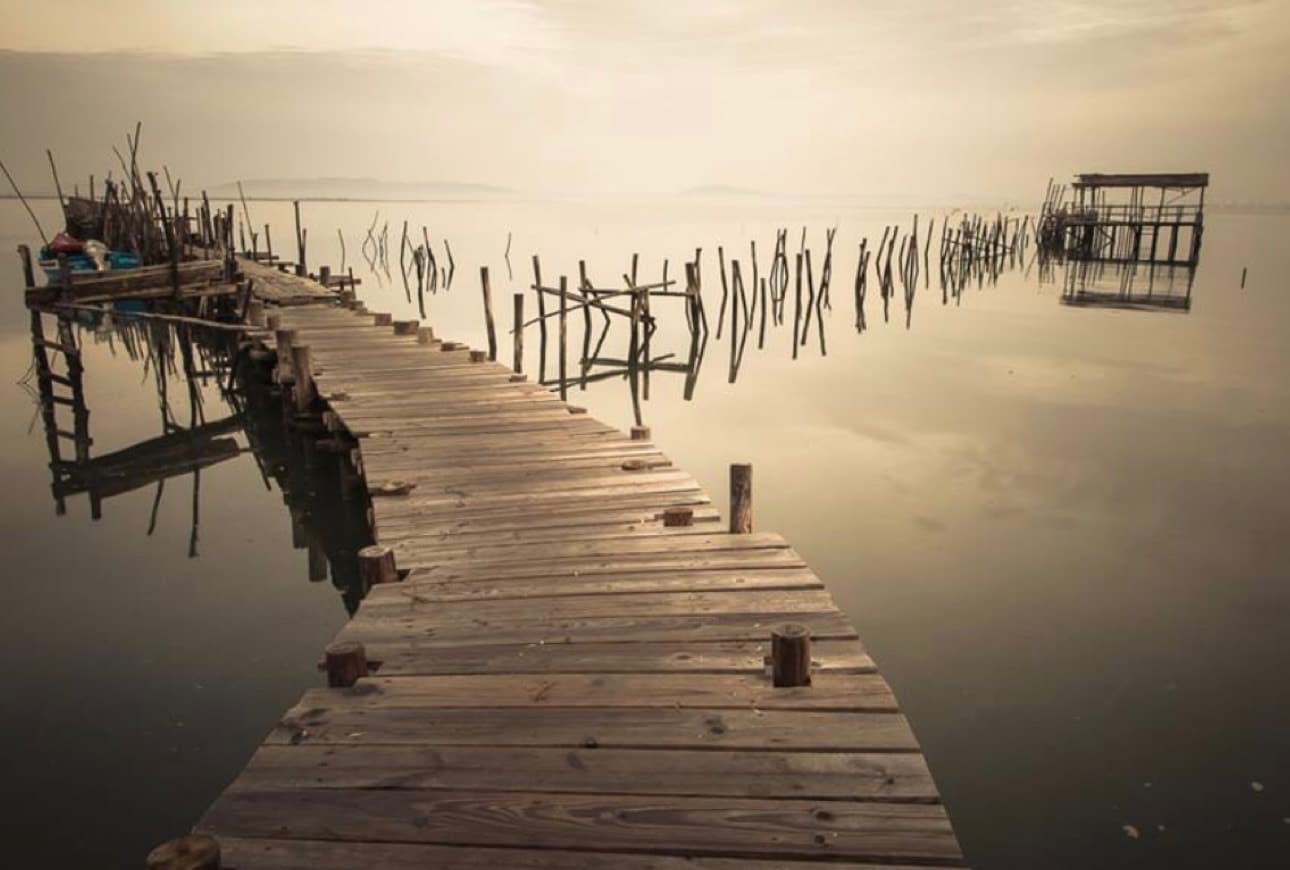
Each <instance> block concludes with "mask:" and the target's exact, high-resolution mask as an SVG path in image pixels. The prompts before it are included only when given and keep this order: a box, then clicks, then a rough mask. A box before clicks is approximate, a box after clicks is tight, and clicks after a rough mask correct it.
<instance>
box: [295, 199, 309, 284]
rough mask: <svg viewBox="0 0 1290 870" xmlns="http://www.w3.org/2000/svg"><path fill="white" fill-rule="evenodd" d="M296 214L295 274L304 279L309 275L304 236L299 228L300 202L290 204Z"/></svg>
mask: <svg viewBox="0 0 1290 870" xmlns="http://www.w3.org/2000/svg"><path fill="white" fill-rule="evenodd" d="M291 205H292V206H293V207H294V208H295V212H296V274H297V275H299V276H300V277H302V278H303V277H304V276H306V275H308V274H309V270H308V268H306V266H305V234H304V231H303V230H302V229H301V228H300V200H295V201H294V202H292V203H291Z"/></svg>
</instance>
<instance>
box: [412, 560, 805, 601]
mask: <svg viewBox="0 0 1290 870" xmlns="http://www.w3.org/2000/svg"><path fill="white" fill-rule="evenodd" d="M398 561H399V564H400V565H403V566H404V567H407V566H412V568H413V571H412V574H411V575H410V576H409V577H408V578H407V582H409V583H414V584H415V587H414V588H415V589H416V593H417V595H418V596H419V597H420V598H421V599H423V600H428V601H479V600H485V599H500V598H550V597H553V596H562V595H610V594H623V593H641V592H705V591H719V590H736V589H776V590H786V589H821V588H823V586H824V584H823V583H821V582H820V579H819V578H818V577H816V576H815V575H814V574H813V573H811V572H810V571H809V570H807V569H806V568H804V567H803V568H799V569H791V568H790V569H779V568H772V569H765V568H755V569H743V570H739V571H729V570H725V571H722V570H718V571H683V572H679V573H677V574H669V573H666V572H660V573H653V574H649V573H645V574H611V575H608V576H596V575H591V576H589V577H582V576H578V577H571V578H563V579H553V578H551V577H537V578H520V579H502V580H498V579H492V580H469V581H467V582H460V581H427V580H422V579H420V575H419V574H418V572H419V571H420V570H421V569H420V568H418V567H417V566H418V565H420V564H423V563H422V561H421V560H419V559H417V558H416V557H415V556H413V557H408V558H406V559H405V558H403V557H402V556H399V557H398ZM405 585H406V583H405Z"/></svg>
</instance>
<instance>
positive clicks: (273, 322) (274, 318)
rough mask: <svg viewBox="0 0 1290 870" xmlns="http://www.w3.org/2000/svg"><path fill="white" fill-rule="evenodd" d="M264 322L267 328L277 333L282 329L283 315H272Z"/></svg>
mask: <svg viewBox="0 0 1290 870" xmlns="http://www.w3.org/2000/svg"><path fill="white" fill-rule="evenodd" d="M264 322H265V326H266V327H267V328H269V329H271V330H273V331H274V332H277V331H278V330H279V329H281V328H282V315H281V314H270V315H269V316H268V317H266V318H265V319H264Z"/></svg>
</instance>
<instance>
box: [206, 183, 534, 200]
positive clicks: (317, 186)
mask: <svg viewBox="0 0 1290 870" xmlns="http://www.w3.org/2000/svg"><path fill="white" fill-rule="evenodd" d="M242 189H243V190H244V191H245V192H246V195H247V197H248V198H249V199H341V200H347V199H356V200H364V199H374V200H381V199H384V200H435V199H452V200H463V199H500V198H504V197H507V196H513V195H514V194H515V191H514V190H511V189H509V188H505V187H495V186H493V185H490V184H472V183H468V182H460V181H415V182H409V181H384V180H382V179H379V178H247V179H243V180H242ZM209 192H210V195H211V196H213V197H216V198H233V197H236V196H237V182H236V181H231V182H228V183H227V184H221V185H219V186H218V187H215V188H212V189H211V190H210V191H209Z"/></svg>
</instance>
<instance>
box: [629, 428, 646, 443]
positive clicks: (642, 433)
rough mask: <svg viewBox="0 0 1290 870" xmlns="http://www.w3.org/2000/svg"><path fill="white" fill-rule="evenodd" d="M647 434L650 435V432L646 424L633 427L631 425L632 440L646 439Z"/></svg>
mask: <svg viewBox="0 0 1290 870" xmlns="http://www.w3.org/2000/svg"><path fill="white" fill-rule="evenodd" d="M649 435H650V433H649V427H648V426H633V427H632V440H633V441H648V440H649Z"/></svg>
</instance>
